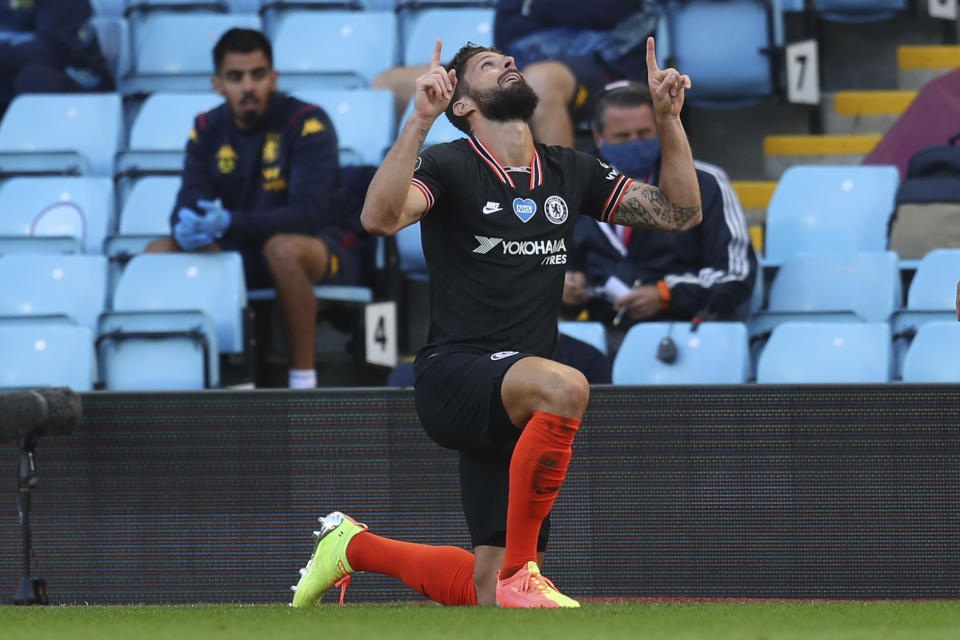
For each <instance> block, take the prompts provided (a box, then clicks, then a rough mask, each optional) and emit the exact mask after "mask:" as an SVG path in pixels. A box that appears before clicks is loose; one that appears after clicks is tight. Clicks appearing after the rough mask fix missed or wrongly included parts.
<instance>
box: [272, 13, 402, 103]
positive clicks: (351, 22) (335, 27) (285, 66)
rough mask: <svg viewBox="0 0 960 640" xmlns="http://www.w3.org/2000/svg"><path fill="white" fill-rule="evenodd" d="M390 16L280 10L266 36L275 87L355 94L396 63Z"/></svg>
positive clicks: (395, 41) (394, 18)
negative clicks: (270, 46) (277, 74)
mask: <svg viewBox="0 0 960 640" xmlns="http://www.w3.org/2000/svg"><path fill="white" fill-rule="evenodd" d="M396 25H397V22H396V16H394V14H392V13H389V12H386V11H293V10H291V11H284V12H283V13H281V14H279V15H278V16H277V17H276V19H275V21H274V22H273V24H272V25H269V24H268V26H267V35H268V36H269V37H270V41H271V42H272V43H273V47H274V49H273V56H274V66H275V67H276V69H277V71H279V72H280V78H279V81H278V84H279V87H280V88H281V89H282V90H285V91H291V92H294V93H295V92H296V91H297V90H300V89H306V90H312V89H360V88H365V87H368V86H370V81H371V80H373V78H374V77H375V76H376V75H377V74H378V73H380V72H381V71H385V70H386V69H389V68H391V67H393V66H395V65H396V64H397V28H396Z"/></svg>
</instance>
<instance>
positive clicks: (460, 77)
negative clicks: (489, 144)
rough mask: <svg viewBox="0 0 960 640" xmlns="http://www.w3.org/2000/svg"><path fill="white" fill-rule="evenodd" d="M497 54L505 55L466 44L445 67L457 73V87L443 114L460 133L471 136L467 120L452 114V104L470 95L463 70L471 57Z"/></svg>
mask: <svg viewBox="0 0 960 640" xmlns="http://www.w3.org/2000/svg"><path fill="white" fill-rule="evenodd" d="M487 52H490V53H499V54H500V55H506V54H504V53H503V51H500V49H497V48H496V47H481V46H480V45H477V44H474V43H472V42H468V43H467V44H465V45H463V46H462V47H460V51H457V55H455V56H453V60H451V61H450V62H449V63H447V65H446V67H445V68H446V70H447V71H450V70H451V69H455V70H456V72H457V86H456V87H454V89H453V97H452V98H450V104H448V105H447V109H446V111H445V113H446V114H447V120H449V121H450V124H452V125H453V126H455V127H456V128H457V129H460V131H463V132H464V133H465V134H467V135H468V136H469V135H471V131H470V123H469V122H467V119H466V118H464V117H463V116H457V115H454V113H453V105H454V103H455V102H456V101H457V100H459V99H460V97H461V96H463V95H470V85H469V84H467V79H466V78H465V77H464V74H463V69H464V67H466V66H467V62H468V61H469V60H470V58H472V57H473V56H475V55H477V54H478V53H487Z"/></svg>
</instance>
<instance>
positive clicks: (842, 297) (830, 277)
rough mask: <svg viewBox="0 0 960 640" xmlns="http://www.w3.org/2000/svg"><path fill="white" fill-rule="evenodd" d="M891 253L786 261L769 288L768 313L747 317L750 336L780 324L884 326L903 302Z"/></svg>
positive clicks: (804, 256) (814, 255)
mask: <svg viewBox="0 0 960 640" xmlns="http://www.w3.org/2000/svg"><path fill="white" fill-rule="evenodd" d="M901 289H902V285H901V280H900V269H899V267H898V260H897V254H896V253H895V252H893V251H875V252H856V253H832V254H831V253H827V254H822V253H809V254H798V255H794V256H790V257H788V258H787V259H786V260H784V262H783V264H782V265H781V266H780V268H779V270H778V271H777V274H776V276H774V279H773V283H772V284H771V285H770V292H769V298H768V302H767V309H765V310H761V311H756V312H754V313H753V314H752V315H751V317H750V335H751V336H755V335H757V334H760V333H763V332H767V331H770V330H772V329H773V327H775V326H777V325H779V324H782V323H784V322H795V321H798V320H802V321H805V322H810V321H821V322H837V321H854V322H858V321H860V322H887V321H888V320H889V319H890V316H891V315H892V314H893V312H894V311H896V310H897V309H899V308H900V306H901V305H902V301H903V294H902V290H901Z"/></svg>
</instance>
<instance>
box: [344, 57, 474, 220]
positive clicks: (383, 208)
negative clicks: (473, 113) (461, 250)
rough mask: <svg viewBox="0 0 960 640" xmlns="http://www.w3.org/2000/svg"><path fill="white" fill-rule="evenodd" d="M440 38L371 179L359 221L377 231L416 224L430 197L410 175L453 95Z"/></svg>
mask: <svg viewBox="0 0 960 640" xmlns="http://www.w3.org/2000/svg"><path fill="white" fill-rule="evenodd" d="M440 49H441V42H440V40H439V39H438V40H437V42H436V45H435V46H434V48H433V57H432V58H431V60H430V68H429V69H428V70H427V72H426V73H424V74H423V75H422V76H420V77H419V78H417V89H416V93H415V94H414V102H413V105H414V106H413V113H412V114H411V115H410V118H408V119H407V122H406V123H405V124H404V126H403V129H402V130H401V131H400V135H399V136H397V140H396V142H394V143H393V147H391V149H390V152H389V153H387V157H386V158H384V160H383V163H382V164H381V165H380V168H379V169H377V173H376V174H375V175H374V176H373V180H372V181H371V182H370V188H369V189H368V190H367V197H366V199H365V200H364V202H363V211H362V212H361V214H360V222H361V223H362V224H363V228H364V229H366V230H367V231H369V232H370V233H374V234H376V235H381V236H388V235H392V234H394V233H396V232H397V231H399V230H400V229H402V228H403V227H406V226H408V225H410V224H413V223H414V222H416V221H417V220H419V219H420V217H421V216H422V215H423V212H424V211H426V208H427V200H426V198H425V197H424V195H423V193H422V192H421V191H420V190H419V189H417V188H415V187H412V186H411V184H410V179H411V178H413V171H414V167H415V164H416V161H417V156H418V155H419V153H420V149H421V147H423V142H424V140H426V137H427V132H428V131H429V130H430V127H431V126H432V125H433V122H434V120H436V119H437V116H439V115H440V114H441V113H443V111H444V109H446V108H447V105H448V104H449V103H450V99H451V98H452V97H453V89H454V87H456V84H457V78H456V72H454V71H452V70H451V71H449V72H448V71H447V70H446V69H445V68H444V67H443V65H442V64H441V63H440Z"/></svg>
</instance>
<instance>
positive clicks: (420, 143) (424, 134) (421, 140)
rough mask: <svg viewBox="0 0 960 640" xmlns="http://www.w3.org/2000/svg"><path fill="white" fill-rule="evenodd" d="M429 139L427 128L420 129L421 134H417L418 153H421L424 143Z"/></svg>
mask: <svg viewBox="0 0 960 640" xmlns="http://www.w3.org/2000/svg"><path fill="white" fill-rule="evenodd" d="M426 141H427V129H420V133H419V135H417V155H420V152H421V151H423V143H424V142H426Z"/></svg>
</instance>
